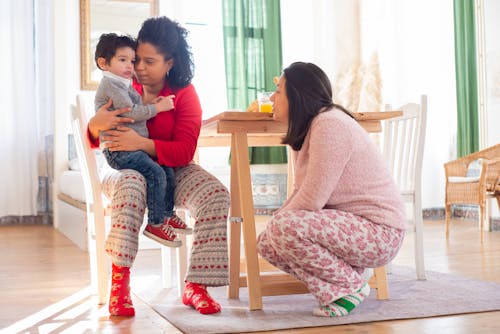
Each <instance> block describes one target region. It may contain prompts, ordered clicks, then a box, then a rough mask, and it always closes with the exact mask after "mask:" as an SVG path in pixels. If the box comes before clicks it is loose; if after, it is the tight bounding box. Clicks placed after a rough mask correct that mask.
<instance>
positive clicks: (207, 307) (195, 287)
mask: <svg viewBox="0 0 500 334" xmlns="http://www.w3.org/2000/svg"><path fill="white" fill-rule="evenodd" d="M182 302H183V303H184V305H187V306H192V307H194V308H195V309H196V310H197V311H198V312H200V313H201V314H213V313H218V312H220V310H221V306H220V304H219V303H217V302H216V301H215V300H213V299H212V297H211V296H210V295H209V294H208V292H207V288H206V286H204V285H202V284H197V283H191V282H186V286H185V287H184V293H183V294H182Z"/></svg>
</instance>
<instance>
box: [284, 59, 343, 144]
mask: <svg viewBox="0 0 500 334" xmlns="http://www.w3.org/2000/svg"><path fill="white" fill-rule="evenodd" d="M283 75H284V77H285V89H286V95H287V97H288V130H287V133H286V135H285V137H284V138H283V141H282V143H283V144H287V145H290V146H291V147H292V148H293V149H294V150H295V151H298V150H300V149H301V148H302V144H303V143H304V139H305V137H306V135H307V132H308V131H309V128H310V127H311V122H312V120H313V119H314V117H316V116H317V115H318V114H319V113H321V112H324V111H328V110H330V109H331V108H333V107H335V108H337V109H340V110H342V111H343V112H345V113H346V114H348V115H349V116H351V117H353V115H352V114H351V113H350V112H349V111H347V110H346V109H345V108H344V107H342V106H340V105H338V104H335V103H333V100H332V86H331V84H330V80H329V79H328V76H327V75H326V74H325V72H323V70H322V69H321V68H319V67H318V66H316V65H314V64H312V63H304V62H295V63H293V64H291V65H290V66H288V67H287V68H285V69H284V70H283Z"/></svg>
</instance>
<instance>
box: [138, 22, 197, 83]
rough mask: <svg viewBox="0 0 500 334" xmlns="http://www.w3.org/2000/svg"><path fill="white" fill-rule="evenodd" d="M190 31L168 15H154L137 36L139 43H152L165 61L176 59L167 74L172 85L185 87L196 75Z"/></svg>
mask: <svg viewBox="0 0 500 334" xmlns="http://www.w3.org/2000/svg"><path fill="white" fill-rule="evenodd" d="M187 35H188V31H187V30H186V29H184V28H183V27H181V26H180V25H179V23H178V22H176V21H172V20H171V19H169V18H167V17H166V16H161V17H152V18H149V19H147V20H146V21H144V23H143V24H142V27H141V30H139V34H138V36H137V42H138V43H150V44H152V45H154V46H155V48H156V50H157V51H158V52H159V53H161V54H162V55H163V57H164V59H165V61H167V60H169V59H172V58H173V60H174V66H173V67H172V69H171V70H170V72H169V73H168V76H167V78H166V79H167V80H168V82H169V84H170V85H172V86H175V87H179V88H182V87H185V86H187V85H189V84H190V83H191V80H192V79H193V76H194V62H193V54H192V52H191V48H190V46H189V45H188V43H187V41H186V38H187Z"/></svg>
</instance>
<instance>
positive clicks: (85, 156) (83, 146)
mask: <svg viewBox="0 0 500 334" xmlns="http://www.w3.org/2000/svg"><path fill="white" fill-rule="evenodd" d="M87 115H88V114H87V112H86V103H85V100H84V97H83V96H81V95H77V98H76V107H75V106H73V108H72V115H71V127H72V130H73V136H74V140H75V147H76V153H77V157H78V162H79V164H80V170H81V172H82V177H83V184H84V188H85V197H86V202H87V211H91V212H94V213H101V212H104V203H103V200H102V188H101V182H100V179H99V173H98V167H97V162H96V158H95V153H94V151H93V149H91V148H90V145H89V143H88V139H87V124H88V119H87ZM103 214H104V213H103Z"/></svg>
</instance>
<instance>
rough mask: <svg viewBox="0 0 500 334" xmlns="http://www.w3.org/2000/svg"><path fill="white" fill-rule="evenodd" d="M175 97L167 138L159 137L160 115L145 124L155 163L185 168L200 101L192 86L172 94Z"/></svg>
mask: <svg viewBox="0 0 500 334" xmlns="http://www.w3.org/2000/svg"><path fill="white" fill-rule="evenodd" d="M175 96H176V97H175V110H174V111H173V114H171V115H173V117H174V124H173V127H172V128H171V129H170V131H169V138H168V139H165V138H164V137H162V132H164V129H163V128H161V127H159V126H158V125H160V124H161V118H160V117H164V116H163V115H161V116H160V115H158V116H156V118H155V119H154V121H153V122H151V121H149V123H148V129H149V136H150V138H153V140H154V146H155V151H156V157H157V159H158V163H159V164H161V165H164V166H171V167H177V166H185V165H187V164H188V163H189V162H191V161H192V160H193V157H194V153H195V151H196V146H197V145H198V137H199V135H200V128H201V118H202V110H201V104H200V100H199V98H198V94H197V93H196V90H195V88H194V86H193V85H188V86H187V87H185V88H182V89H180V90H179V91H176V92H175ZM167 114H170V113H167ZM165 117H167V116H166V115H165ZM157 121H158V123H157ZM160 126H161V125H160Z"/></svg>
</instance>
